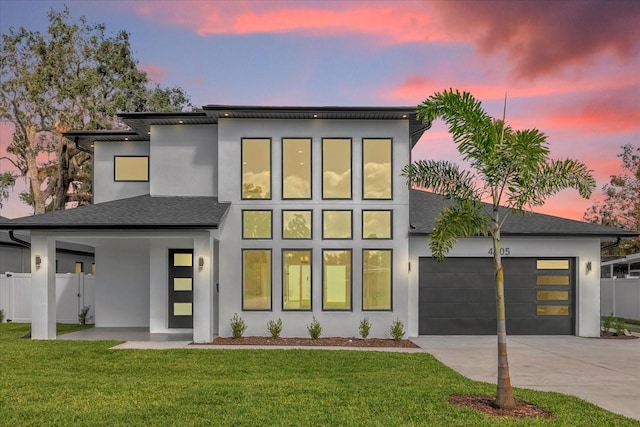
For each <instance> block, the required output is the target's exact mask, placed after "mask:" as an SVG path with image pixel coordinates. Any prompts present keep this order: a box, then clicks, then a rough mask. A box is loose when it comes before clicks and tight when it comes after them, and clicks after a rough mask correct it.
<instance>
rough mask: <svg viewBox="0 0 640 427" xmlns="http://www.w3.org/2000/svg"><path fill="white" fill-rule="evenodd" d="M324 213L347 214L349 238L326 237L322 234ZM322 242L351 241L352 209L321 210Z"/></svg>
mask: <svg viewBox="0 0 640 427" xmlns="http://www.w3.org/2000/svg"><path fill="white" fill-rule="evenodd" d="M326 212H349V213H350V215H349V217H350V224H349V228H350V231H349V237H326V236H325V233H324V214H325V213H326ZM321 221H322V240H353V209H322V218H321Z"/></svg>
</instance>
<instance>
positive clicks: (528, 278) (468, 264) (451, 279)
mask: <svg viewBox="0 0 640 427" xmlns="http://www.w3.org/2000/svg"><path fill="white" fill-rule="evenodd" d="M503 265H504V271H505V302H506V318H507V333H508V334H510V335H571V334H573V333H574V324H575V321H574V319H575V315H574V313H575V308H574V306H575V303H574V294H575V292H574V288H575V285H574V283H575V279H574V276H575V274H574V260H573V259H569V258H563V259H546V258H503ZM495 307H496V303H495V280H494V267H493V259H492V258H448V259H447V260H445V261H444V262H438V261H436V260H434V259H433V258H420V288H419V324H418V332H419V333H420V334H421V335H493V334H495V333H496V308H495Z"/></svg>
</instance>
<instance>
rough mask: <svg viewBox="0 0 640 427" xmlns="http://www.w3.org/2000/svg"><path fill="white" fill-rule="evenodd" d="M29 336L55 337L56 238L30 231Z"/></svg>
mask: <svg viewBox="0 0 640 427" xmlns="http://www.w3.org/2000/svg"><path fill="white" fill-rule="evenodd" d="M31 338H33V339H39V340H54V339H56V240H55V238H53V237H51V236H47V235H41V234H31Z"/></svg>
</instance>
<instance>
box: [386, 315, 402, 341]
mask: <svg viewBox="0 0 640 427" xmlns="http://www.w3.org/2000/svg"><path fill="white" fill-rule="evenodd" d="M389 333H390V334H391V337H392V338H393V339H394V340H396V341H400V340H401V339H402V338H403V337H404V325H403V324H402V322H401V321H400V319H398V318H396V320H394V321H393V323H391V327H390V328H389Z"/></svg>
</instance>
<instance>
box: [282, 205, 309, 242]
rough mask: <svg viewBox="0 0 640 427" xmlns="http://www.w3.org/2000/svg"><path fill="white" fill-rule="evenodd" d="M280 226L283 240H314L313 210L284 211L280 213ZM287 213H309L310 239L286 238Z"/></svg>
mask: <svg viewBox="0 0 640 427" xmlns="http://www.w3.org/2000/svg"><path fill="white" fill-rule="evenodd" d="M280 212H281V213H280V224H281V228H282V230H281V238H282V240H313V209H282V210H281V211H280ZM285 212H309V237H300V238H296V237H284V230H285V223H284V214H285Z"/></svg>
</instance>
